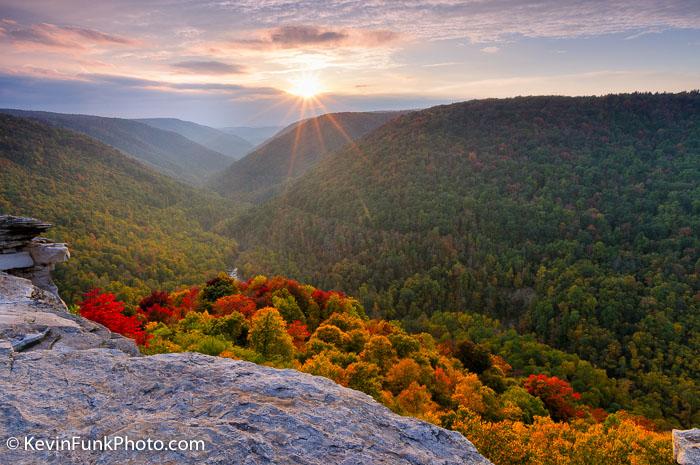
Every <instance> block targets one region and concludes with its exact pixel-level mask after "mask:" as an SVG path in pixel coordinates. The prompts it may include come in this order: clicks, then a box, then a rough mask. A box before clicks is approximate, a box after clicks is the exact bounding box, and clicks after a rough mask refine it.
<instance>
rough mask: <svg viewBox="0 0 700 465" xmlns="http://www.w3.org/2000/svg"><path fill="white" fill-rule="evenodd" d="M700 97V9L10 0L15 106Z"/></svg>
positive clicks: (685, 4) (259, 120)
mask: <svg viewBox="0 0 700 465" xmlns="http://www.w3.org/2000/svg"><path fill="white" fill-rule="evenodd" d="M698 88H700V0H666V1H663V0H632V1H615V0H611V1H599V0H538V1H521V0H466V1H455V0H426V1H408V0H395V1H386V2H385V1H378V0H325V1H321V0H318V1H317V0H301V1H295V2H291V1H283V0H241V1H226V0H217V1H208V0H203V1H194V0H148V1H145V0H0V107H6V108H22V109H33V110H46V111H56V112H64V113H86V114H95V115H102V116H117V117H127V118H142V117H174V118H180V119H185V120H190V121H195V122H198V123H201V124H207V125H211V126H214V127H224V126H267V125H283V124H287V123H290V122H292V121H295V120H298V119H300V117H304V116H310V115H313V114H318V113H324V112H328V111H375V110H394V109H412V108H424V107H428V106H432V105H436V104H442V103H451V102H456V101H463V100H469V99H475V98H490V97H510V96H516V95H552V94H557V95H601V94H608V93H618V92H633V91H652V92H679V91H685V90H693V89H698ZM311 94H313V96H312V95H311Z"/></svg>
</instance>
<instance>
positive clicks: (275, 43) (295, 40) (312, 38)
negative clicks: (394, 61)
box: [231, 25, 399, 48]
mask: <svg viewBox="0 0 700 465" xmlns="http://www.w3.org/2000/svg"><path fill="white" fill-rule="evenodd" d="M256 35H257V37H255V38H242V39H234V40H232V41H231V44H232V45H234V46H235V47H244V48H245V47H251V48H326V47H376V46H380V45H384V44H387V43H390V42H393V41H395V40H396V39H397V38H398V37H399V35H398V34H397V33H396V32H392V31H388V30H363V29H336V30H334V29H326V28H321V27H316V26H309V25H301V26H281V27H277V28H273V29H265V30H262V31H258V32H257V34H256Z"/></svg>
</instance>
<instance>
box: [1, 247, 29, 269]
mask: <svg viewBox="0 0 700 465" xmlns="http://www.w3.org/2000/svg"><path fill="white" fill-rule="evenodd" d="M32 266H34V260H32V257H31V255H29V252H15V253H0V271H5V270H12V269H15V268H30V267H32Z"/></svg>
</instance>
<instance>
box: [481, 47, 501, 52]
mask: <svg viewBox="0 0 700 465" xmlns="http://www.w3.org/2000/svg"><path fill="white" fill-rule="evenodd" d="M481 51H482V52H484V53H490V54H494V53H498V52H500V51H501V48H500V47H495V46H493V45H491V46H488V47H484V48H482V49H481Z"/></svg>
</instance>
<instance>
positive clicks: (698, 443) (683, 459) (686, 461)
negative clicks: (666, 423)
mask: <svg viewBox="0 0 700 465" xmlns="http://www.w3.org/2000/svg"><path fill="white" fill-rule="evenodd" d="M673 459H674V460H675V461H676V462H678V463H679V464H680V465H700V429H698V428H695V429H688V430H685V431H683V430H677V429H674V430H673Z"/></svg>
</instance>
